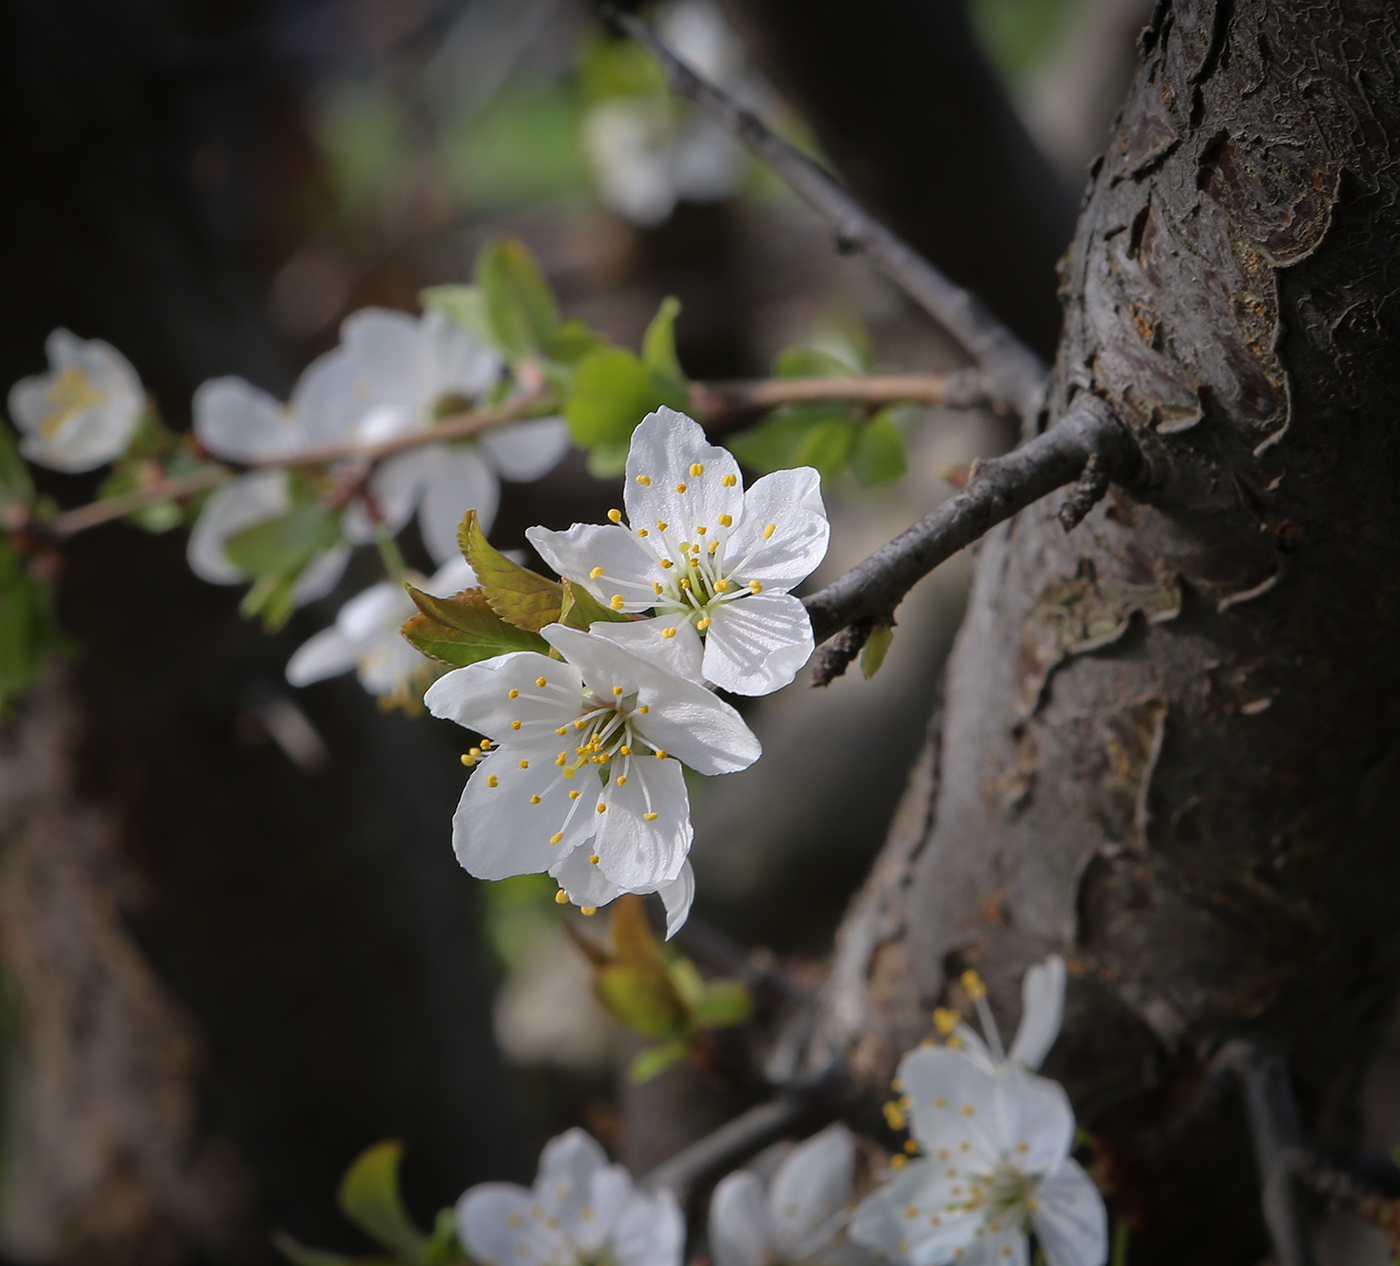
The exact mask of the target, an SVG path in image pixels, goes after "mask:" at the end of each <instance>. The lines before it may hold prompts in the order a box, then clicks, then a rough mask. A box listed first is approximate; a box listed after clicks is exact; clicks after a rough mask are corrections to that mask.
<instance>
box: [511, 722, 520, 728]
mask: <svg viewBox="0 0 1400 1266" xmlns="http://www.w3.org/2000/svg"><path fill="white" fill-rule="evenodd" d="M510 728H511V729H512V730H518V729H519V728H520V722H519V721H512V722H511V723H510Z"/></svg>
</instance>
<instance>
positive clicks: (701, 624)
mask: <svg viewBox="0 0 1400 1266" xmlns="http://www.w3.org/2000/svg"><path fill="white" fill-rule="evenodd" d="M710 624H711V620H710V617H709V616H707V615H702V616H701V617H700V618H699V619H698V620H696V621H695V627H696V628H697V629H699V630H700V632H702V633H703V632H704V631H705V630H706V629H708V628H709V627H710Z"/></svg>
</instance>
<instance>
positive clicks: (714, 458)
mask: <svg viewBox="0 0 1400 1266" xmlns="http://www.w3.org/2000/svg"><path fill="white" fill-rule="evenodd" d="M696 466H698V467H700V468H701V471H702V473H701V474H699V475H692V474H691V473H690V472H691V470H692V469H693V468H694V467H696ZM727 475H728V476H732V477H733V480H734V482H733V483H732V484H730V485H729V486H728V487H726V486H725V484H724V478H725V476H727ZM641 479H646V480H648V481H649V482H648V483H646V484H643V483H641V482H639V480H641ZM682 485H683V486H684V488H685V491H684V492H680V491H678V488H679V487H681V486H682ZM622 496H623V502H624V504H625V505H626V507H627V518H628V522H629V523H630V524H631V526H632V527H633V528H640V527H644V528H646V529H648V530H649V531H650V530H651V529H653V528H654V527H655V524H656V521H657V520H658V519H659V520H661V521H662V522H663V523H666V524H668V525H671V526H674V527H675V529H676V530H677V531H678V532H679V533H680V534H681V537H682V539H686V540H695V539H696V538H695V537H694V536H692V535H691V533H693V532H694V530H695V528H696V526H697V525H703V526H705V527H706V528H707V529H708V530H709V531H710V532H715V531H717V530H718V525H719V516H720V515H722V514H727V515H729V516H730V517H731V518H732V519H733V520H734V522H735V523H736V524H737V523H739V521H740V519H741V517H742V516H743V514H744V504H745V503H744V490H743V485H742V484H741V483H740V482H739V463H738V462H736V461H735V460H734V457H733V454H731V453H730V452H729V450H728V449H723V448H720V447H718V445H715V444H711V443H710V442H709V441H708V440H706V438H705V432H704V430H703V429H702V428H701V427H700V424H699V423H698V422H695V421H693V420H692V419H690V418H688V417H686V415H685V414H684V413H678V412H677V411H676V410H675V409H668V408H667V407H666V406H665V405H662V407H661V408H659V409H657V410H656V412H655V413H648V414H647V416H646V417H644V418H643V419H642V420H641V421H640V422H639V423H638V424H637V428H636V430H634V431H633V432H632V446H631V448H630V449H629V450H628V453H627V483H626V486H625V487H624V489H623V493H622Z"/></svg>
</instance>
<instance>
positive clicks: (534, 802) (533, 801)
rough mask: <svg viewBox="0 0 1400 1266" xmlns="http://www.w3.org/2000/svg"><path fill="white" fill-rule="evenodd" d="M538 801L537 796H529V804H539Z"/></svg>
mask: <svg viewBox="0 0 1400 1266" xmlns="http://www.w3.org/2000/svg"><path fill="white" fill-rule="evenodd" d="M539 802H540V798H539V796H531V797H530V803H531V804H539Z"/></svg>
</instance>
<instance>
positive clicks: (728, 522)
mask: <svg viewBox="0 0 1400 1266" xmlns="http://www.w3.org/2000/svg"><path fill="white" fill-rule="evenodd" d="M719 525H720V527H733V526H734V516H733V515H732V514H721V515H720V516H719Z"/></svg>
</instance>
